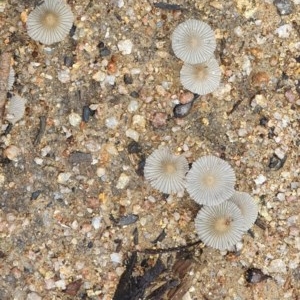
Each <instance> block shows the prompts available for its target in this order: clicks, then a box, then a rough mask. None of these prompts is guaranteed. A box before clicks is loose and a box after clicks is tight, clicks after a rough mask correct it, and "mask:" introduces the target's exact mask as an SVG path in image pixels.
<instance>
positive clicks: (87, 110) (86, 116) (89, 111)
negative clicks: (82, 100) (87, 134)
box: [82, 105, 95, 123]
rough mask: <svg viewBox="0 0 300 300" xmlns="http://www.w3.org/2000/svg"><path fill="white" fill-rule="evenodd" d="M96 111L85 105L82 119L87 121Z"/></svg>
mask: <svg viewBox="0 0 300 300" xmlns="http://www.w3.org/2000/svg"><path fill="white" fill-rule="evenodd" d="M94 114H95V111H94V110H92V109H90V108H89V106H88V105H84V106H83V108H82V121H83V122H85V123H87V122H88V121H89V119H90V116H93V115H94Z"/></svg>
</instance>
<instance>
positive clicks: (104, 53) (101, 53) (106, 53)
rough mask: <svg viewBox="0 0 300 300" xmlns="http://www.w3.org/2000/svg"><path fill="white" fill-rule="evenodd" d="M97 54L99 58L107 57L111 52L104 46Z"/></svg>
mask: <svg viewBox="0 0 300 300" xmlns="http://www.w3.org/2000/svg"><path fill="white" fill-rule="evenodd" d="M99 54H100V56H101V57H105V56H109V55H110V54H111V51H110V50H109V48H108V47H106V46H104V47H103V48H102V49H100V50H99Z"/></svg>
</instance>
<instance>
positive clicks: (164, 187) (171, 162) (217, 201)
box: [144, 147, 258, 250]
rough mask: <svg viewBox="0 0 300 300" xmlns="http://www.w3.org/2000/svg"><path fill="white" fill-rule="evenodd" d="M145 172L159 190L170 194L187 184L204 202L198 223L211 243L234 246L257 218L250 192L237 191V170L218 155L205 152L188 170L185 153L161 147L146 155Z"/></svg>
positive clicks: (193, 195) (201, 234)
mask: <svg viewBox="0 0 300 300" xmlns="http://www.w3.org/2000/svg"><path fill="white" fill-rule="evenodd" d="M144 174H145V179H146V180H147V181H149V183H150V185H151V186H152V187H154V188H155V189H157V190H159V191H160V192H163V193H167V194H171V193H177V192H180V191H182V190H184V188H186V190H187V192H188V194H189V195H190V197H191V198H192V199H193V200H194V201H195V202H197V203H198V204H200V205H202V208H201V209H200V211H199V212H198V214H197V216H196V219H195V227H196V231H197V233H198V236H199V237H200V239H201V240H202V241H203V243H204V244H206V245H208V246H210V247H213V248H216V249H219V250H228V249H231V248H232V247H233V246H235V245H236V244H237V243H238V242H239V241H240V240H241V239H242V236H243V234H244V233H245V232H246V231H248V230H249V229H250V228H251V227H252V225H253V224H254V222H255V220H256V218H257V215H258V206H257V204H256V202H255V201H254V200H253V198H252V197H251V196H250V195H249V194H247V193H245V192H238V191H235V189H234V185H235V182H236V177H235V172H234V170H233V168H232V167H231V166H230V165H229V163H228V162H226V161H225V160H223V159H221V158H219V157H216V156H213V155H207V156H202V157H200V158H199V159H197V160H196V161H195V162H194V163H193V164H192V167H191V169H190V170H188V162H187V160H186V158H185V157H183V156H176V155H174V154H172V153H171V151H170V150H169V149H168V148H165V147H162V148H159V149H156V150H155V151H154V152H153V153H152V154H151V155H150V156H149V157H148V158H147V159H146V163H145V167H144Z"/></svg>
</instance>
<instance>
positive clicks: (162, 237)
mask: <svg viewBox="0 0 300 300" xmlns="http://www.w3.org/2000/svg"><path fill="white" fill-rule="evenodd" d="M165 237H166V231H165V229H163V231H162V232H161V233H160V234H159V236H158V237H157V238H156V239H155V240H154V241H152V242H151V243H152V244H157V243H158V242H161V241H163V239H164V238H165Z"/></svg>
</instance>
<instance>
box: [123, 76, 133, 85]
mask: <svg viewBox="0 0 300 300" xmlns="http://www.w3.org/2000/svg"><path fill="white" fill-rule="evenodd" d="M124 83H125V84H132V83H133V78H132V76H131V74H128V73H126V74H124Z"/></svg>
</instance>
